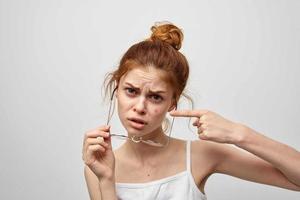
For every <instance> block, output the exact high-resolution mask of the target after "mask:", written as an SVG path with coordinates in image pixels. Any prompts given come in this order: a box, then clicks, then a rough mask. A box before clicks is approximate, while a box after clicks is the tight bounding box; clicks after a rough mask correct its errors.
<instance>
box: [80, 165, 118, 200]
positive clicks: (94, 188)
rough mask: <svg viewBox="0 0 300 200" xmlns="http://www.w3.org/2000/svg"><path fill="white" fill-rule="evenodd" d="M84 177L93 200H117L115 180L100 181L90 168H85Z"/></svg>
mask: <svg viewBox="0 0 300 200" xmlns="http://www.w3.org/2000/svg"><path fill="white" fill-rule="evenodd" d="M84 176H85V180H86V184H87V188H88V192H89V195H90V199H91V200H101V199H114V200H116V199H117V197H116V190H115V181H114V180H108V179H102V180H101V181H100V180H99V179H98V177H97V176H96V175H95V174H94V173H93V171H92V170H90V168H89V167H88V166H85V168H84Z"/></svg>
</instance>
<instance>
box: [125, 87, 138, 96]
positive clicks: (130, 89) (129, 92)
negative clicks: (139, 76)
mask: <svg viewBox="0 0 300 200" xmlns="http://www.w3.org/2000/svg"><path fill="white" fill-rule="evenodd" d="M125 91H126V92H127V93H128V94H131V95H132V94H136V91H135V89H133V88H125Z"/></svg>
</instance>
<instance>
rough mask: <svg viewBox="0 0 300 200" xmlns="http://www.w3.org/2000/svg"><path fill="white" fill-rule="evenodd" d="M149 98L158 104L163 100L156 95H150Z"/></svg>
mask: <svg viewBox="0 0 300 200" xmlns="http://www.w3.org/2000/svg"><path fill="white" fill-rule="evenodd" d="M150 98H151V99H152V100H154V101H156V102H159V101H162V100H163V98H162V97H161V96H159V95H156V94H154V95H151V96H150Z"/></svg>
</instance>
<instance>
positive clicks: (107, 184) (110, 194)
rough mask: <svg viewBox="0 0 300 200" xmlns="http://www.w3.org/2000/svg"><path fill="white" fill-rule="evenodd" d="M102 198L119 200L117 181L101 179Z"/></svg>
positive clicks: (103, 199) (102, 199) (104, 199)
mask: <svg viewBox="0 0 300 200" xmlns="http://www.w3.org/2000/svg"><path fill="white" fill-rule="evenodd" d="M99 186H100V190H101V200H117V199H118V198H117V194H116V183H115V180H114V179H101V180H99Z"/></svg>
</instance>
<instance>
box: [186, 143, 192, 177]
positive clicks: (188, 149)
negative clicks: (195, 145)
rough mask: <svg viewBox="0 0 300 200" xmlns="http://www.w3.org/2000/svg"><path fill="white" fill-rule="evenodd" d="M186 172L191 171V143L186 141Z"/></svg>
mask: <svg viewBox="0 0 300 200" xmlns="http://www.w3.org/2000/svg"><path fill="white" fill-rule="evenodd" d="M186 170H187V171H189V172H190V171H191V141H190V140H188V141H186Z"/></svg>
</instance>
